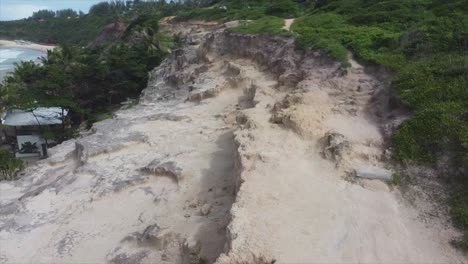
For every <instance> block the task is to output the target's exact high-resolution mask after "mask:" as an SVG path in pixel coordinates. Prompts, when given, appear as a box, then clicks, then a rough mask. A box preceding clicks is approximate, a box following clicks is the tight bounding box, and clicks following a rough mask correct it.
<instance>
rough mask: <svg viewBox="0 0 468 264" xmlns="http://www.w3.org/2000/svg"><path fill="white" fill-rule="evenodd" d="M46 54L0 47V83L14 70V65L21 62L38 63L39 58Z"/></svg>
mask: <svg viewBox="0 0 468 264" xmlns="http://www.w3.org/2000/svg"><path fill="white" fill-rule="evenodd" d="M45 56H47V54H46V53H45V52H43V51H38V50H32V49H25V48H6V47H0V81H1V80H3V78H4V76H5V75H6V74H7V73H8V72H11V71H13V70H14V69H15V63H19V62H21V61H30V60H32V61H35V62H38V63H39V62H40V57H45Z"/></svg>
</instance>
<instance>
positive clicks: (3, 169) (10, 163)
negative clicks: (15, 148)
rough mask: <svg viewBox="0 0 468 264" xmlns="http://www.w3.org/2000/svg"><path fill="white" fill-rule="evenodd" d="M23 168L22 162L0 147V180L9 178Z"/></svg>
mask: <svg viewBox="0 0 468 264" xmlns="http://www.w3.org/2000/svg"><path fill="white" fill-rule="evenodd" d="M22 168H23V162H22V161H21V160H18V159H16V158H15V156H14V155H13V154H12V153H11V152H9V151H7V150H3V149H0V180H11V179H13V178H14V177H15V176H16V173H17V172H18V171H19V170H21V169H22Z"/></svg>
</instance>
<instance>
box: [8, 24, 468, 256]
mask: <svg viewBox="0 0 468 264" xmlns="http://www.w3.org/2000/svg"><path fill="white" fill-rule="evenodd" d="M192 26H193V27H192ZM176 27H177V28H178V29H179V30H181V31H186V32H189V33H191V35H190V36H189V37H188V38H187V45H186V46H185V47H184V48H183V49H179V50H175V51H174V52H173V54H172V56H171V57H170V58H169V59H168V60H166V61H165V62H164V63H163V64H162V65H161V66H160V67H158V68H156V69H155V70H154V71H152V72H151V74H150V82H149V85H148V88H147V89H146V90H145V91H144V92H143V94H142V98H141V103H140V105H138V106H136V107H134V108H131V109H127V110H121V111H118V112H117V113H116V114H115V116H114V118H113V119H111V120H105V121H102V122H99V123H97V124H95V125H94V126H93V129H92V130H91V131H89V132H88V133H87V134H84V135H82V137H80V138H79V139H77V140H72V141H68V142H65V143H63V144H62V145H60V146H57V147H56V148H54V149H53V150H52V151H51V152H52V155H51V157H50V158H48V159H47V160H44V161H41V162H40V163H38V164H37V165H36V166H34V167H31V168H28V169H27V171H26V173H25V175H24V176H23V177H22V178H21V179H20V180H18V181H15V182H1V183H0V191H1V193H0V194H1V202H0V206H1V207H0V262H3V263H18V262H19V263H38V262H44V263H52V262H54V263H105V262H110V263H200V259H204V260H206V261H207V262H208V263H213V262H215V261H216V262H217V263H235V261H239V260H247V261H250V260H251V259H252V256H260V255H263V256H266V257H267V258H268V259H276V260H278V261H279V262H280V263H311V262H314V263H317V262H321V263H324V262H327V263H356V262H362V263H409V262H413V263H466V259H465V258H464V257H463V256H462V255H461V254H460V253H458V252H456V251H455V250H454V249H453V248H451V247H450V245H449V244H448V241H449V240H450V238H451V237H452V236H453V235H455V234H456V233H455V231H453V230H452V229H451V228H450V227H446V228H443V227H442V225H441V222H439V221H436V220H437V219H436V220H430V221H427V222H425V223H423V222H421V220H420V219H419V218H418V211H417V210H415V209H414V208H412V207H410V206H409V205H408V204H407V202H406V201H405V200H403V199H402V198H401V196H400V195H399V193H398V192H397V191H394V190H392V189H390V188H389V187H388V186H387V185H386V184H385V183H383V182H380V181H372V180H359V179H356V178H354V177H352V176H351V172H352V171H353V169H354V168H356V167H358V166H364V167H376V168H385V167H387V165H386V164H385V162H384V160H383V159H382V153H383V151H384V146H383V145H384V140H383V136H382V134H381V132H380V131H381V130H380V127H379V123H378V119H376V117H375V115H374V114H375V113H376V112H378V111H377V110H379V111H381V110H382V109H383V108H384V107H382V109H381V107H377V104H376V103H378V102H380V101H379V100H376V99H375V97H376V96H379V97H380V96H383V97H385V93H382V92H385V91H386V89H388V86H389V82H388V78H387V77H388V76H386V75H385V74H384V73H381V72H378V71H373V75H371V74H369V70H372V69H364V68H363V67H362V66H361V65H359V64H358V63H356V62H354V61H353V63H352V65H353V67H352V68H351V69H350V70H348V71H347V72H345V71H344V70H343V69H342V68H341V67H340V66H339V65H338V64H337V63H335V62H332V61H330V60H329V59H327V58H326V57H324V56H322V55H321V54H319V53H315V54H312V53H311V54H298V53H296V51H295V49H294V43H293V41H292V40H291V39H283V38H270V37H266V36H255V37H254V36H243V35H238V34H230V33H222V32H216V33H214V34H208V35H206V36H205V34H206V32H205V31H204V30H203V25H199V24H196V25H191V26H184V25H179V26H176ZM208 27H210V28H213V27H215V25H212V24H210V25H208ZM380 77H381V78H380ZM383 99H385V98H383ZM374 110H375V111H374ZM328 132H333V133H336V134H341V135H342V136H341V138H342V139H343V140H344V141H345V142H346V146H344V145H343V148H341V149H336V150H334V152H333V153H331V154H330V155H331V156H329V155H327V154H325V151H328V150H330V149H327V148H326V147H327V144H326V142H324V136H325V138H326V137H327V136H326V135H329V134H327V133H328ZM327 153H328V152H327ZM335 154H336V155H335ZM330 157H331V158H330ZM345 176H346V179H345ZM351 181H352V182H351ZM228 224H229V225H228ZM223 253H224V254H223ZM220 255H221V256H220Z"/></svg>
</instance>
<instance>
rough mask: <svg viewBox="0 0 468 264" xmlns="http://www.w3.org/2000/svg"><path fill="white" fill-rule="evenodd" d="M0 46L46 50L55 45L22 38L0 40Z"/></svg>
mask: <svg viewBox="0 0 468 264" xmlns="http://www.w3.org/2000/svg"><path fill="white" fill-rule="evenodd" d="M0 48H24V49H32V50H37V51H42V52H47V50H52V49H54V48H55V46H49V45H41V44H36V43H32V42H28V41H22V40H0Z"/></svg>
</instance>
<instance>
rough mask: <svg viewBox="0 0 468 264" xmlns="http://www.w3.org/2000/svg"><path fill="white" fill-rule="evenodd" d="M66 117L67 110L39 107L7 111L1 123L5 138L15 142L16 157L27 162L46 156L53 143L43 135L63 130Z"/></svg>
mask: <svg viewBox="0 0 468 264" xmlns="http://www.w3.org/2000/svg"><path fill="white" fill-rule="evenodd" d="M67 115H68V110H66V109H63V108H60V107H48V108H46V107H39V108H36V109H34V110H31V111H25V110H11V111H8V112H6V114H5V115H4V117H3V118H2V120H1V121H2V125H4V126H6V127H5V129H4V131H3V132H4V134H5V136H6V137H9V138H14V139H15V141H16V142H15V145H16V154H15V155H16V157H17V158H21V159H27V160H28V159H36V158H42V157H46V156H47V148H48V147H50V146H51V145H53V144H55V141H53V140H50V139H49V140H47V139H46V135H44V134H45V133H46V132H53V131H56V130H59V129H63V128H64V124H65V123H64V122H65V119H66V117H67Z"/></svg>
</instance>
